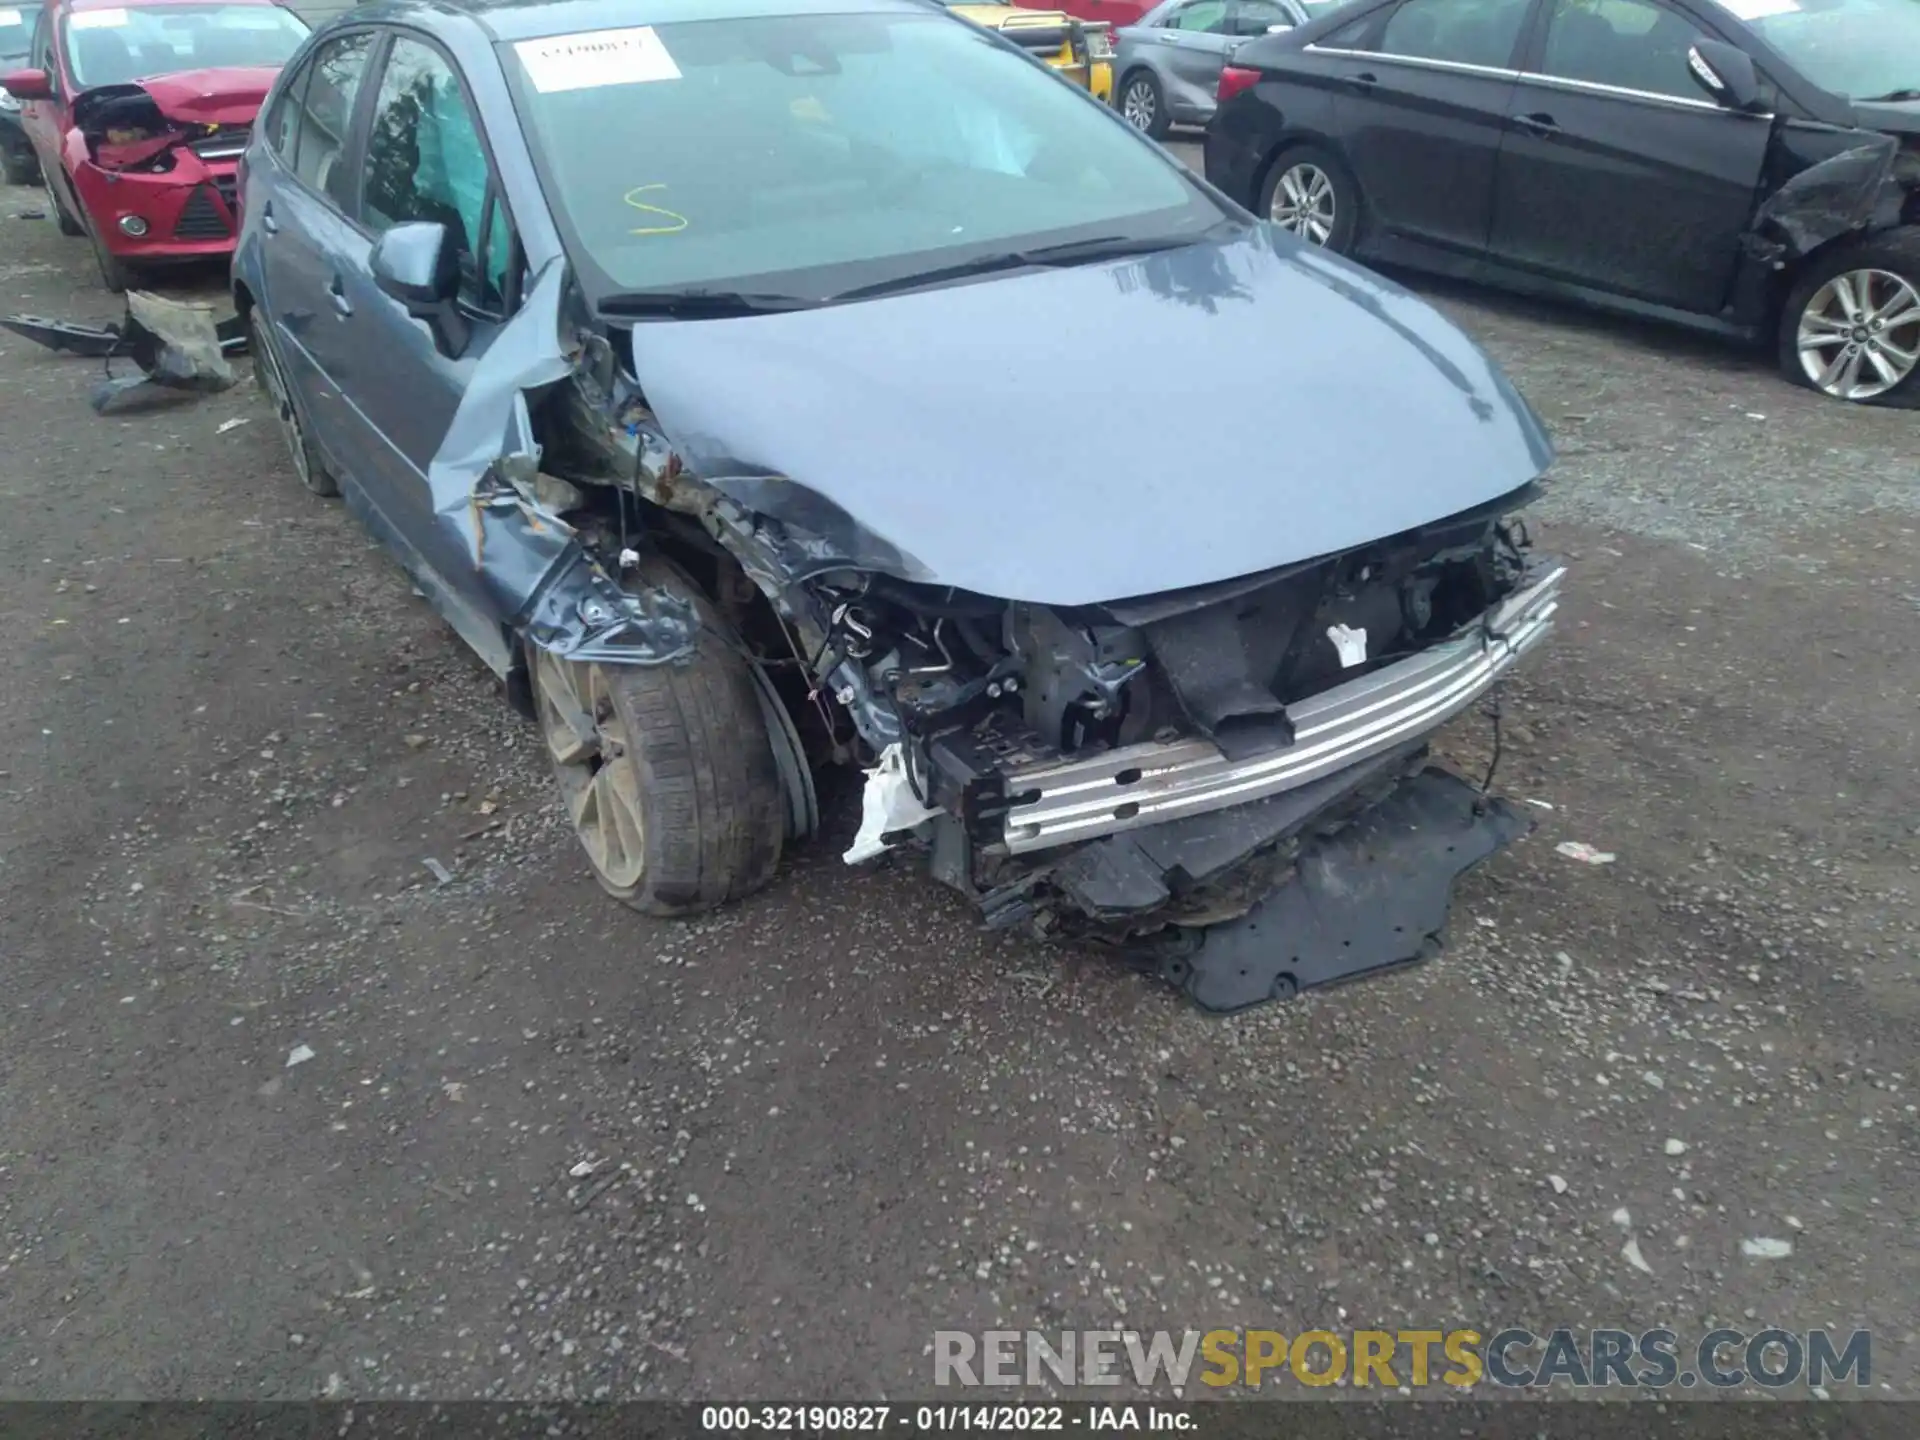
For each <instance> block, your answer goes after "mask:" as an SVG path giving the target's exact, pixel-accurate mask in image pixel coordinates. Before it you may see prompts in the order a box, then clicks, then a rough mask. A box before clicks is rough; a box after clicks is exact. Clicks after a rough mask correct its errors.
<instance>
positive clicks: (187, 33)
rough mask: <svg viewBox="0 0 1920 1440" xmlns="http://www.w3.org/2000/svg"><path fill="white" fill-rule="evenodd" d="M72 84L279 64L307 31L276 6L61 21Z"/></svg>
mask: <svg viewBox="0 0 1920 1440" xmlns="http://www.w3.org/2000/svg"><path fill="white" fill-rule="evenodd" d="M66 32H67V33H66V55H67V68H68V69H69V70H71V71H72V72H73V82H74V84H75V85H77V86H79V87H80V88H82V89H85V88H86V87H88V86H91V85H124V84H126V83H127V82H128V81H130V80H144V79H146V78H147V77H148V76H152V75H173V74H178V73H179V72H180V71H182V70H211V69H215V68H219V67H227V66H232V67H248V66H266V67H272V66H277V65H280V64H282V63H283V62H284V61H285V60H286V58H287V57H288V56H289V55H291V54H293V52H294V51H295V50H297V49H299V47H300V42H301V41H302V40H305V39H306V38H307V27H306V26H305V25H304V24H303V23H301V22H300V21H299V20H298V19H296V18H295V17H294V16H293V14H292V13H291V12H289V11H286V10H282V9H281V8H280V7H279V6H278V5H155V6H151V7H149V8H146V9H139V8H135V7H129V8H127V9H125V10H76V11H74V12H73V13H72V14H70V15H69V16H67V25H66Z"/></svg>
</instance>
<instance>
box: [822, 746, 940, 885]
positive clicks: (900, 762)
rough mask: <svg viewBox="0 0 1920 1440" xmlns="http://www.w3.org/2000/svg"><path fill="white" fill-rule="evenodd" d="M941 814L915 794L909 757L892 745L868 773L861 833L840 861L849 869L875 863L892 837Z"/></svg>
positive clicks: (861, 806) (861, 807)
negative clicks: (867, 862)
mask: <svg viewBox="0 0 1920 1440" xmlns="http://www.w3.org/2000/svg"><path fill="white" fill-rule="evenodd" d="M939 813H940V812H939V811H938V810H935V809H934V808H933V807H931V806H929V805H924V804H922V803H921V801H920V797H919V796H918V795H916V794H914V793H913V781H912V779H911V778H910V777H909V776H908V774H907V757H906V753H905V752H904V751H903V750H902V749H901V748H900V746H899V745H898V744H894V745H889V746H887V748H886V749H885V750H882V751H881V752H880V763H879V764H878V765H875V766H874V767H873V769H871V770H869V771H867V788H866V789H865V791H863V792H862V794H861V797H860V833H859V834H857V835H855V836H854V837H853V844H852V845H850V846H848V847H847V853H846V854H845V855H843V856H841V857H840V858H841V859H842V860H844V861H846V863H847V864H849V865H858V864H859V863H860V862H861V861H862V860H871V859H872V858H873V857H874V856H876V855H878V854H880V853H881V852H882V851H883V850H885V849H886V848H887V841H886V837H887V836H888V835H891V834H893V833H894V832H895V831H898V830H911V829H913V827H914V826H916V825H918V824H920V823H921V822H922V821H924V820H930V819H932V818H933V817H934V816H935V815H938V814H939Z"/></svg>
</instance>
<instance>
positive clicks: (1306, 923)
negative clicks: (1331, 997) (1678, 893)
mask: <svg viewBox="0 0 1920 1440" xmlns="http://www.w3.org/2000/svg"><path fill="white" fill-rule="evenodd" d="M1532 828H1533V822H1532V821H1531V820H1530V819H1528V818H1527V817H1526V816H1525V815H1523V814H1521V813H1520V812H1519V811H1518V810H1516V809H1514V808H1513V807H1512V806H1510V805H1508V804H1506V803H1505V802H1504V801H1501V800H1496V799H1492V798H1488V799H1485V800H1484V801H1483V800H1482V797H1481V795H1480V792H1479V791H1478V790H1477V789H1475V788H1474V787H1473V786H1472V785H1470V784H1468V783H1467V782H1466V781H1465V780H1462V779H1461V778H1460V777H1459V776H1458V775H1455V774H1453V773H1451V772H1450V771H1446V770H1440V769H1432V768H1429V769H1426V770H1422V771H1421V772H1420V773H1419V774H1417V775H1414V776H1411V777H1409V778H1408V779H1406V780H1404V781H1402V782H1401V784H1400V785H1399V786H1398V787H1397V788H1395V790H1394V791H1393V793H1392V794H1390V795H1388V796H1387V797H1386V799H1384V800H1383V801H1381V802H1380V804H1378V805H1377V806H1375V807H1373V808H1372V809H1370V810H1367V811H1366V812H1364V813H1363V814H1362V815H1361V816H1360V817H1359V818H1358V819H1356V820H1355V821H1354V822H1353V824H1352V825H1350V826H1348V827H1347V828H1346V829H1344V830H1342V831H1340V832H1339V833H1338V834H1336V835H1333V836H1331V837H1329V838H1326V839H1322V840H1317V841H1312V842H1309V843H1307V844H1306V845H1305V846H1303V847H1302V849H1301V851H1300V857H1299V861H1298V863H1297V867H1296V873H1295V875H1294V878H1293V879H1292V880H1290V881H1289V882H1288V883H1287V884H1286V885H1284V886H1282V887H1281V888H1280V889H1278V890H1276V891H1274V892H1273V893H1272V894H1271V895H1269V896H1267V897H1266V898H1265V899H1263V900H1262V901H1261V902H1260V903H1259V904H1258V905H1256V906H1254V907H1253V909H1252V910H1250V911H1248V912H1247V913H1246V914H1245V915H1243V916H1241V917H1240V918H1239V919H1237V920H1230V921H1228V922H1226V923H1225V924H1222V925H1214V926H1210V927H1209V928H1207V929H1205V930H1203V931H1200V932H1199V943H1198V944H1197V945H1195V946H1194V947H1192V948H1190V949H1187V950H1185V951H1184V952H1183V953H1180V954H1176V955H1168V956H1166V958H1164V959H1162V960H1161V962H1160V966H1159V969H1160V974H1161V976H1162V977H1163V978H1164V979H1166V980H1167V981H1169V982H1170V983H1172V984H1174V985H1176V986H1178V987H1179V988H1180V989H1181V990H1183V991H1185V992H1186V994H1187V996H1188V998H1189V999H1191V1000H1192V1001H1193V1002H1194V1003H1195V1004H1196V1005H1198V1006H1199V1007H1200V1008H1201V1009H1202V1010H1208V1011H1212V1012H1215V1013H1217V1014H1228V1013H1231V1012H1233V1011H1236V1010H1245V1009H1249V1008H1250V1007H1252V1006H1255V1005H1260V1004H1263V1003H1265V1002H1267V1001H1270V1000H1286V999H1290V998H1291V997H1292V996H1294V995H1296V994H1297V993H1299V992H1300V991H1302V990H1312V989H1316V988H1318V987H1320V986H1323V985H1337V984H1340V983H1342V982H1343V981H1348V980H1358V979H1361V978H1362V977H1364V976H1368V975H1373V974H1377V973H1379V972H1381V971H1384V970H1391V969H1396V968H1398V967H1399V966H1402V965H1408V964H1412V963H1413V962H1414V961H1416V960H1425V959H1428V958H1430V957H1432V956H1433V955H1436V954H1438V953H1439V951H1440V949H1441V939H1440V937H1441V932H1442V931H1443V930H1444V929H1445V928H1446V923H1447V910H1448V908H1449V906H1450V904H1451V902H1452V899H1453V883H1454V881H1455V880H1457V879H1458V878H1459V877H1460V876H1461V875H1462V874H1464V873H1465V872H1466V871H1468V870H1470V869H1472V868H1473V867H1474V866H1475V865H1477V864H1479V863H1480V862H1481V861H1482V860H1484V859H1486V858H1487V857H1488V856H1489V855H1491V854H1493V853H1494V852H1495V851H1496V850H1499V849H1501V848H1502V847H1503V846H1505V845H1507V844H1509V843H1510V842H1511V841H1513V840H1516V839H1518V838H1519V837H1520V836H1522V835H1524V834H1526V833H1527V832H1528V831H1529V830H1531V829H1532Z"/></svg>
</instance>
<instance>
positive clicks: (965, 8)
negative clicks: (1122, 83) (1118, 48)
mask: <svg viewBox="0 0 1920 1440" xmlns="http://www.w3.org/2000/svg"><path fill="white" fill-rule="evenodd" d="M947 8H948V9H949V10H951V11H953V13H954V14H956V15H958V16H960V17H961V18H963V19H966V20H971V21H972V22H973V23H974V24H976V25H979V26H982V27H984V28H986V29H988V30H997V31H999V32H1000V34H1002V35H1004V36H1005V37H1006V38H1007V39H1009V40H1011V41H1012V42H1013V43H1014V44H1016V45H1018V46H1019V47H1020V48H1021V49H1022V50H1025V51H1027V52H1028V53H1029V54H1031V55H1033V56H1035V57H1036V58H1038V59H1041V60H1044V61H1046V62H1047V64H1049V65H1051V66H1052V67H1053V68H1054V69H1055V70H1058V71H1059V72H1060V73H1061V74H1062V75H1064V76H1065V77H1066V78H1067V79H1069V80H1071V81H1072V82H1073V83H1074V84H1076V85H1078V86H1080V87H1081V88H1082V89H1085V90H1088V91H1090V92H1092V95H1093V98H1094V99H1096V100H1099V101H1101V102H1103V103H1105V104H1108V105H1111V104H1112V103H1113V27H1112V26H1111V25H1107V24H1105V23H1102V22H1096V21H1086V20H1076V19H1074V18H1073V17H1072V16H1071V15H1068V14H1066V13H1065V12H1063V11H1060V10H1028V9H1025V8H1023V7H1021V6H1018V5H1003V4H997V3H987V4H972V3H967V4H955V3H952V0H949V3H948V4H947Z"/></svg>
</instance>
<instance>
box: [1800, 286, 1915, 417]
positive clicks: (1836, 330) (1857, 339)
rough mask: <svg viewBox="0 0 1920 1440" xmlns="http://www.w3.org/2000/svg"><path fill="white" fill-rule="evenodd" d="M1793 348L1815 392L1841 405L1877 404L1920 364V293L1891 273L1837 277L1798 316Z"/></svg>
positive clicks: (1823, 287) (1815, 292) (1809, 300)
mask: <svg viewBox="0 0 1920 1440" xmlns="http://www.w3.org/2000/svg"><path fill="white" fill-rule="evenodd" d="M1796 344H1797V346H1798V348H1799V351H1800V365H1801V368H1802V369H1803V370H1804V371H1805V372H1806V376H1807V379H1808V380H1809V381H1811V382H1812V384H1813V387H1814V388H1815V389H1816V390H1819V391H1820V392H1822V393H1823V394H1826V395H1831V396H1833V397H1834V398H1836V399H1839V400H1872V399H1875V398H1877V397H1878V396H1881V395H1884V394H1886V393H1887V392H1888V391H1889V390H1891V389H1893V388H1894V387H1895V386H1896V385H1898V384H1900V383H1901V382H1902V381H1904V380H1905V379H1906V378H1907V377H1908V376H1910V375H1912V374H1913V371H1914V367H1915V366H1916V365H1920V291H1916V290H1915V289H1914V284H1913V282H1912V281H1911V280H1908V279H1906V278H1905V277H1903V276H1900V275H1896V274H1894V273H1893V272H1892V271H1890V270H1873V269H1866V270H1848V271H1846V272H1844V273H1842V274H1839V275H1836V276H1834V277H1833V278H1832V279H1831V280H1829V281H1827V283H1826V284H1824V285H1822V286H1821V287H1820V288H1819V289H1818V290H1816V291H1814V292H1813V294H1812V296H1811V297H1810V298H1809V299H1808V300H1807V306H1806V309H1804V310H1802V311H1801V312H1800V323H1799V333H1798V335H1797V337H1796Z"/></svg>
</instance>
